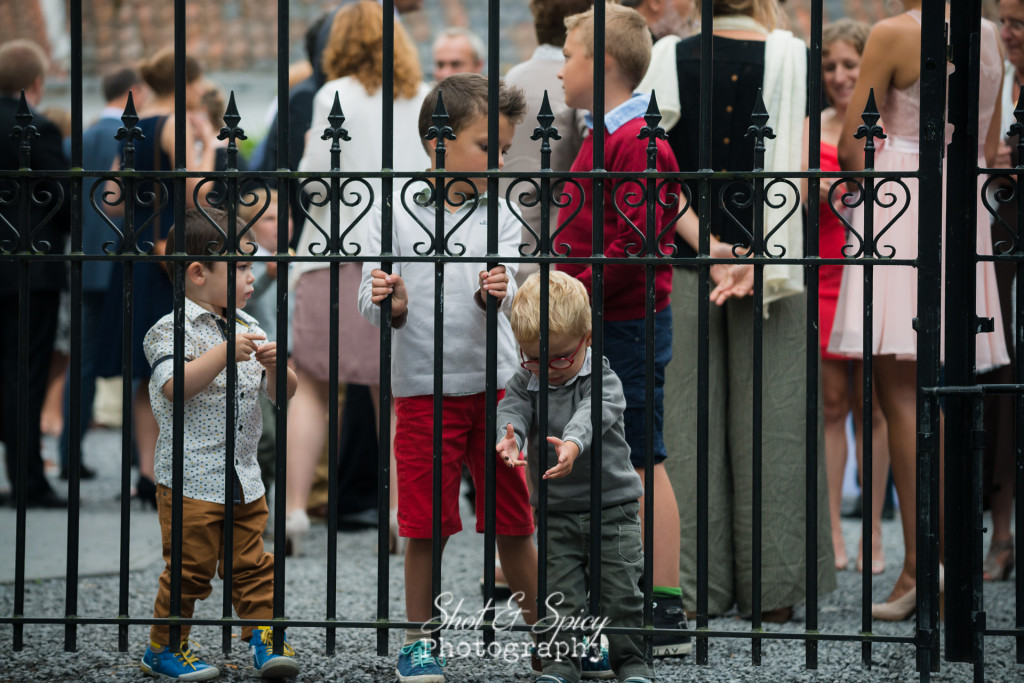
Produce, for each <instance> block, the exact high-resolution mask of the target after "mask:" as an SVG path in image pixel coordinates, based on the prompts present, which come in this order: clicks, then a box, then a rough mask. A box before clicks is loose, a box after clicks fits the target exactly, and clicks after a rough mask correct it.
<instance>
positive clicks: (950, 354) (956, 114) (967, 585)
mask: <svg viewBox="0 0 1024 683" xmlns="http://www.w3.org/2000/svg"><path fill="white" fill-rule="evenodd" d="M980 22H981V5H980V2H959V3H954V4H953V6H951V20H950V22H949V31H950V45H951V47H952V61H953V63H954V65H955V67H956V68H955V69H954V71H953V73H951V74H950V76H949V85H948V88H949V104H948V107H949V123H950V124H952V125H953V126H954V132H953V138H952V140H951V141H950V143H949V145H948V148H947V151H948V155H949V156H948V159H947V161H946V173H947V174H948V175H947V176H946V182H945V189H946V192H945V196H946V225H947V226H948V227H947V229H946V235H945V239H946V241H947V247H946V251H945V256H944V257H945V266H946V277H945V278H944V280H945V286H946V299H945V317H946V324H945V329H944V331H943V336H944V337H945V344H946V350H945V365H944V368H945V373H946V378H945V379H946V383H947V384H948V385H951V386H967V385H968V384H973V383H974V362H975V334H976V333H977V318H976V305H975V290H976V276H975V273H976V254H977V247H976V244H977V240H976V233H977V211H978V193H977V186H978V180H977V178H978V175H977V159H978V143H979V133H978V106H977V105H976V104H975V105H974V106H971V103H977V102H978V99H979V92H978V91H979V83H978V68H979V62H978V59H979V57H980V45H979V44H978V38H979V35H978V32H979V26H980ZM969 187H973V188H974V191H970V192H968V191H967V188H969ZM944 408H945V409H944V414H945V418H946V420H945V429H944V430H943V432H944V433H943V435H942V436H943V437H944V439H945V449H944V450H945V462H944V463H943V465H942V466H943V468H944V470H945V472H944V473H945V481H946V482H950V483H951V484H952V483H953V482H957V483H961V486H962V488H960V487H958V489H957V493H956V495H950V496H945V500H944V502H943V499H942V498H939V499H938V500H936V501H935V502H936V503H939V502H942V504H943V507H944V508H945V527H946V534H947V535H948V536H947V537H948V538H972V539H973V535H974V534H976V533H978V531H979V528H977V527H976V526H975V520H974V511H975V501H974V500H972V494H973V492H974V487H973V486H972V485H971V475H972V471H973V467H972V463H971V459H972V458H971V446H972V444H971V443H970V435H971V428H972V427H971V421H972V420H971V414H972V402H971V400H969V399H967V398H964V397H962V396H958V395H949V396H946V397H945V406H944ZM979 504H980V503H979ZM972 546H973V542H972V543H953V544H949V545H947V546H946V547H945V550H946V553H945V555H946V557H945V571H946V575H947V577H948V579H949V581H948V585H949V587H950V590H949V591H948V592H947V593H946V603H945V607H946V614H947V615H948V618H947V619H946V634H947V637H946V659H948V660H949V661H954V662H956V661H962V662H973V661H975V657H976V656H977V654H978V653H977V652H976V651H974V645H975V644H976V642H977V641H976V637H975V634H974V633H973V621H974V619H973V613H974V612H975V611H976V610H977V609H980V608H981V605H980V600H981V597H980V595H979V594H978V593H976V592H975V591H974V590H973V588H975V586H974V582H973V580H972V574H973V573H975V572H977V573H978V574H979V575H980V573H981V566H980V559H981V555H980V554H979V555H978V556H977V557H975V556H974V554H973V547H972ZM928 566H929V567H931V566H933V565H931V564H929V565H928ZM977 588H980V585H979V586H977Z"/></svg>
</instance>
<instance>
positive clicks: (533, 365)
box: [519, 336, 587, 372]
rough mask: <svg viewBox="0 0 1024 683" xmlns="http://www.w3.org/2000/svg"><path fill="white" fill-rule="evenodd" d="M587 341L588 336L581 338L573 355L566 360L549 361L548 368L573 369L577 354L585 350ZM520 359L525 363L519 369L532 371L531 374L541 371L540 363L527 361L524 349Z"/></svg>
mask: <svg viewBox="0 0 1024 683" xmlns="http://www.w3.org/2000/svg"><path fill="white" fill-rule="evenodd" d="M586 339H587V338H586V336H583V337H580V343H579V344H577V345H576V350H575V351H573V352H572V355H570V356H568V357H565V358H552V359H551V360H549V361H548V367H549V368H551V369H552V370H565V369H566V368H571V367H572V364H573V363H574V362H576V354H577V353H579V352H580V349H582V348H583V342H584V341H586ZM519 357H520V358H522V359H523V362H522V363H520V364H519V367H521V368H524V369H526V370H530V371H531V372H536V371H537V370H540V361H539V360H526V356H524V355H523V349H522V347H520V349H519Z"/></svg>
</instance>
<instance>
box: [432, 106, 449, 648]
mask: <svg viewBox="0 0 1024 683" xmlns="http://www.w3.org/2000/svg"><path fill="white" fill-rule="evenodd" d="M433 123H434V128H433V132H434V133H436V138H437V146H436V147H435V148H434V167H435V168H436V169H438V171H444V166H445V140H446V139H448V140H454V139H455V135H454V134H453V133H452V129H451V127H450V126H448V112H447V111H446V110H445V107H444V97H442V95H441V93H438V96H437V107H436V108H435V110H434V116H433ZM434 182H435V186H434V187H435V193H434V240H433V242H434V244H433V249H432V253H433V255H434V256H435V257H436V258H437V259H438V260H437V261H436V262H435V264H434V386H433V408H434V411H433V417H432V421H433V444H432V459H433V470H432V486H431V488H432V492H431V501H432V508H431V539H430V540H431V544H430V549H431V558H430V602H431V609H430V618H431V622H432V624H431V638H433V640H434V655H435V656H438V655H439V654H440V651H441V631H440V627H439V619H440V609H439V607H438V604H437V596H438V594H439V593H440V592H441V549H442V539H441V470H442V467H443V463H444V458H443V455H444V453H443V448H444V438H443V437H444V435H443V433H442V426H443V424H444V413H443V410H444V262H443V261H442V260H441V258H442V257H444V256H445V252H446V251H447V244H446V239H445V212H446V211H447V210H448V207H447V204H446V201H445V199H446V197H447V191H446V189H445V187H446V182H445V178H444V176H443V175H440V174H438V175H437V176H436V177H435V178H434Z"/></svg>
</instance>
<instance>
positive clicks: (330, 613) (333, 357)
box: [275, 93, 348, 655]
mask: <svg viewBox="0 0 1024 683" xmlns="http://www.w3.org/2000/svg"><path fill="white" fill-rule="evenodd" d="M334 104H335V107H334V109H333V110H332V111H331V115H330V116H328V121H329V122H330V124H331V125H330V128H328V129H327V131H324V137H325V138H326V137H328V134H329V133H330V137H331V173H332V174H334V173H337V172H338V171H340V170H341V143H340V140H341V139H348V135H347V134H346V133H345V129H344V128H341V127H340V126H341V124H342V123H344V120H345V119H344V116H338V115H339V114H340V113H341V106H340V104H341V103H340V101H339V98H338V95H337V93H335V96H334ZM336 112H337V114H336ZM339 118H340V121H339ZM317 123H319V122H317V121H314V122H313V124H314V125H315V124H317ZM330 204H331V236H330V240H329V242H328V251H329V252H330V254H331V255H332V256H337V255H338V254H339V253H340V251H341V214H340V213H339V212H340V211H341V178H339V177H338V176H337V175H332V177H331V193H330ZM340 268H341V264H340V263H339V262H338V261H331V265H330V270H331V276H330V279H331V285H330V286H331V289H330V293H331V303H330V311H329V313H328V323H327V325H328V328H327V329H328V332H327V339H328V342H327V387H328V389H327V462H328V467H327V472H328V478H327V481H328V483H327V591H326V593H327V594H326V602H327V604H326V605H325V608H326V611H327V618H328V619H334V618H335V616H337V607H338V598H337V584H338V557H337V555H338V515H337V513H336V512H335V510H336V509H337V504H338V500H337V497H338V477H337V472H338V408H339V406H338V343H339V339H338V332H339V331H338V324H339V318H340V308H339V306H340V301H339V293H338V288H339V287H340V285H341V271H340ZM347 398H348V397H347V396H346V399H347ZM336 633H337V632H336V631H335V629H333V628H328V629H327V654H329V655H333V654H334V647H335V638H336ZM275 644H276V641H275Z"/></svg>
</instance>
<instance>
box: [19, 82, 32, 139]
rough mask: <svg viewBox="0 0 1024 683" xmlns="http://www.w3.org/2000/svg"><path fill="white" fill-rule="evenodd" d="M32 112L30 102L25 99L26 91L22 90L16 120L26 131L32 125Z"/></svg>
mask: <svg viewBox="0 0 1024 683" xmlns="http://www.w3.org/2000/svg"><path fill="white" fill-rule="evenodd" d="M32 119H33V116H32V110H31V109H29V108H28V100H27V99H25V90H24V89H22V91H21V97H20V98H19V99H18V111H17V112H16V113H15V114H14V120H15V121H17V122H18V125H19V126H21V127H22V129H24V128H25V127H26V126H28V125H29V124H31V123H32Z"/></svg>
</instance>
